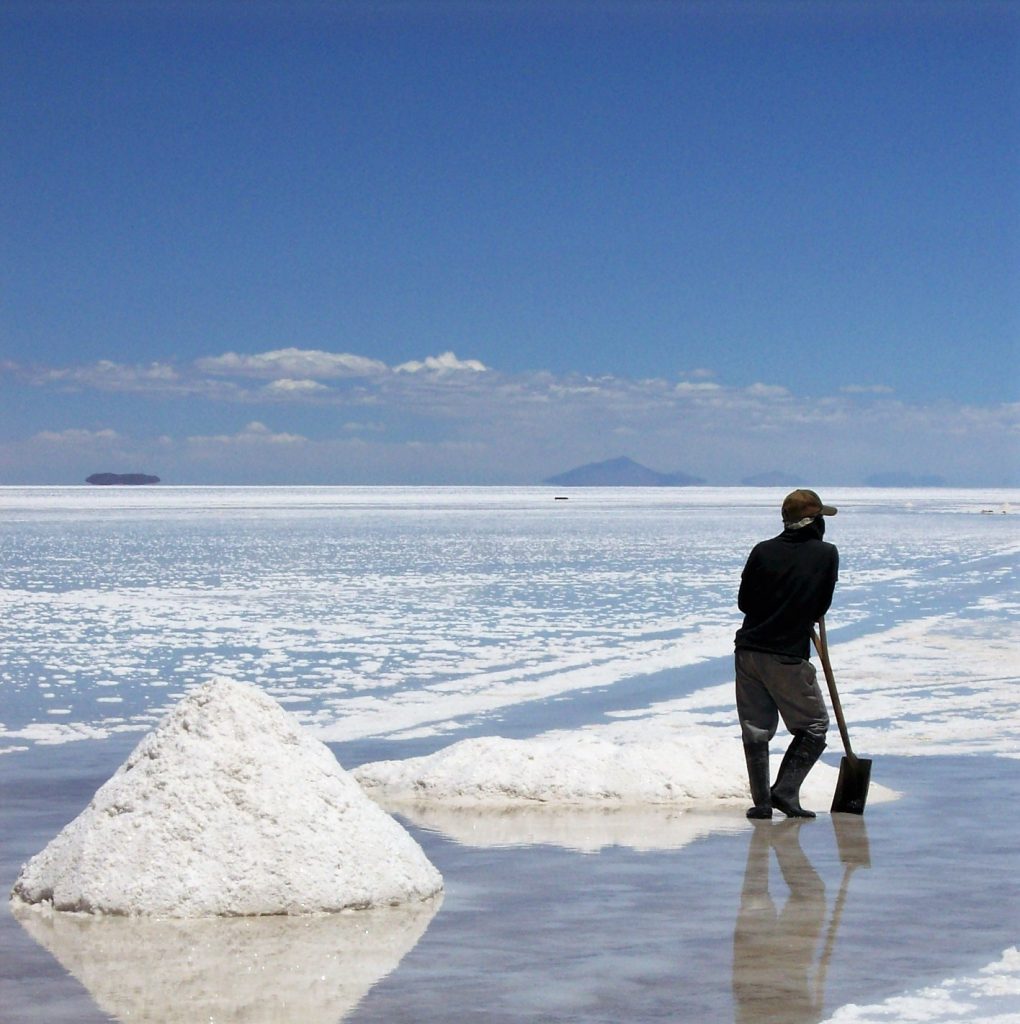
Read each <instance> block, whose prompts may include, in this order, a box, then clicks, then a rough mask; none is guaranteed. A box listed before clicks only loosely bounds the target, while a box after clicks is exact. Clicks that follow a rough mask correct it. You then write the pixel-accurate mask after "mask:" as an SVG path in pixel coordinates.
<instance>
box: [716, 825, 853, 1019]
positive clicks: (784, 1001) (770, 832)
mask: <svg viewBox="0 0 1020 1024" xmlns="http://www.w3.org/2000/svg"><path fill="white" fill-rule="evenodd" d="M832 823H833V828H834V829H835V833H836V843H837V846H838V848H839V855H840V860H841V861H842V862H843V866H844V870H843V880H842V883H841V884H840V889H839V894H838V895H837V897H836V901H835V903H834V905H833V911H832V917H831V919H830V921H829V925H828V928H827V929H826V934H825V940H824V942H823V943H822V948H821V951H820V954H819V959H818V963H817V965H816V964H815V951H816V949H817V948H818V946H819V940H820V938H821V936H822V930H823V927H824V926H825V918H826V900H825V883H824V882H823V881H822V878H821V876H820V875H819V874H818V872H817V871H815V869H814V867H813V866H812V864H811V862H810V861H809V860H808V858H807V856H806V855H805V853H804V851H803V850H802V849H801V847H800V829H801V828H802V827H803V826H804V824H805V822H804V821H803V820H802V819H796V818H788V819H786V820H784V821H782V822H779V823H776V824H773V823H772V822H768V821H764V822H760V823H757V824H756V825H755V827H754V828H753V830H752V834H751V841H750V844H749V846H748V850H747V867H746V869H745V871H744V887H743V890H742V892H741V894H740V913H739V915H738V916H737V925H736V928H735V930H734V933H733V997H734V1003H735V1006H736V1020H737V1024H768V1022H772V1024H817V1022H818V1021H820V1020H821V1019H822V1016H823V1008H824V1004H825V975H826V971H827V970H828V965H829V961H830V959H831V957H832V952H833V950H834V948H835V943H836V933H837V931H838V929H839V922H840V918H841V917H842V914H843V908H844V906H845V904H846V897H847V891H848V887H849V882H850V876H851V875H852V874H853V871H854V868H856V867H868V866H870V864H871V856H870V851H869V848H868V836H867V831H866V828H865V825H864V819H863V818H862V817H861V816H859V815H848V814H834V815H832ZM808 827H812V826H810V825H809V826H808ZM772 850H774V851H775V854H776V860H777V861H778V863H779V870H780V873H781V874H782V876H783V881H784V882H785V884H786V886H787V888H788V889H789V896H788V897H787V899H786V902H785V904H784V905H783V908H782V910H777V909H776V904H775V902H774V901H773V899H772V896H771V894H770V892H769V867H770V851H772Z"/></svg>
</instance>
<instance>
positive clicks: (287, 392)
mask: <svg viewBox="0 0 1020 1024" xmlns="http://www.w3.org/2000/svg"><path fill="white" fill-rule="evenodd" d="M263 391H264V392H265V393H266V394H268V395H277V396H280V397H285V398H299V397H301V396H302V395H317V394H319V395H321V394H323V393H324V392H326V393H328V392H329V388H328V387H326V385H325V384H320V383H319V382H318V381H317V380H291V379H290V378H289V377H283V378H281V379H280V380H274V381H271V382H270V383H269V384H267V385H266V386H265V388H263Z"/></svg>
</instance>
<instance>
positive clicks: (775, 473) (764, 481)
mask: <svg viewBox="0 0 1020 1024" xmlns="http://www.w3.org/2000/svg"><path fill="white" fill-rule="evenodd" d="M740 483H741V484H742V485H743V486H744V487H799V486H800V485H801V484H803V483H804V478H803V477H802V476H794V475H793V474H792V473H784V472H782V470H778V469H773V470H769V471H768V472H765V473H755V474H754V476H745V477H744V479H743V480H741V481H740Z"/></svg>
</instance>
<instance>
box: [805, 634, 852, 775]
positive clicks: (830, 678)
mask: <svg viewBox="0 0 1020 1024" xmlns="http://www.w3.org/2000/svg"><path fill="white" fill-rule="evenodd" d="M811 639H812V640H813V641H814V643H815V650H816V651H818V658H819V660H820V661H821V663H822V671H823V672H824V673H825V681H826V683H828V684H829V697H830V698H831V699H832V710H833V711H834V712H835V713H836V723H837V724H838V725H839V735H840V736H841V737H842V739H843V749H844V750H845V751H846V756H847V757H849V758H850V759H851V761H856V760H857V755H856V754H855V753H854V752H853V750H852V749H851V747H850V733H849V732H847V728H846V719H845V718H844V717H843V705H842V704H840V702H839V691H837V689H836V677H835V676H834V675H833V674H832V665H831V663H830V662H829V645H828V643H827V642H826V639H825V618H824V617H823V618H820V619H819V620H818V632H817V633H816V632H815V631H814V630H813V629H812V630H811Z"/></svg>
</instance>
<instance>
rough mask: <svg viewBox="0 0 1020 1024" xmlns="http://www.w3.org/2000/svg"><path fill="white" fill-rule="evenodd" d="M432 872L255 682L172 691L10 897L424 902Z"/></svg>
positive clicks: (115, 905)
mask: <svg viewBox="0 0 1020 1024" xmlns="http://www.w3.org/2000/svg"><path fill="white" fill-rule="evenodd" d="M442 884H443V883H442V878H441V877H440V875H439V872H438V871H436V869H435V868H434V867H433V866H432V865H431V864H430V863H429V861H428V860H427V859H426V857H425V854H424V853H423V851H422V850H421V848H420V847H419V846H418V844H417V843H416V842H415V841H414V840H413V839H412V838H411V836H410V835H409V834H408V833H407V832H406V831H405V830H404V829H403V828H402V827H401V826H400V825H398V824H397V822H395V821H394V820H393V819H392V818H390V817H389V815H387V814H386V813H385V812H384V811H382V810H381V809H380V808H379V807H378V806H377V805H376V804H374V803H373V802H372V801H371V800H370V799H368V797H366V796H365V794H364V793H363V792H362V791H361V789H360V788H359V787H358V785H357V783H356V782H355V781H354V780H353V779H352V777H351V776H350V775H349V774H348V773H347V772H345V771H344V770H343V769H342V768H341V767H340V765H339V764H338V763H337V761H336V758H335V757H334V756H333V754H332V753H331V751H330V750H329V748H328V747H326V746H325V745H324V744H322V743H320V742H319V741H318V740H315V739H312V738H311V737H309V736H306V735H304V734H303V733H302V732H301V731H300V730H299V728H298V727H297V725H296V724H295V723H294V722H293V721H292V719H291V718H290V716H289V715H288V714H287V713H286V712H285V711H284V710H283V708H281V707H280V705H279V704H277V703H276V702H275V701H274V700H273V699H272V698H270V697H268V696H267V695H266V694H264V693H262V692H261V691H260V690H259V689H257V688H256V687H253V686H249V685H247V684H241V683H236V682H233V681H231V680H227V679H218V680H215V681H213V682H212V683H209V684H207V685H205V686H203V687H201V688H200V689H198V690H196V691H194V692H193V693H192V694H190V695H189V696H188V697H186V698H185V699H183V700H182V701H181V702H180V703H179V704H178V705H176V707H175V708H174V709H173V710H172V711H171V712H170V714H169V715H168V716H167V717H166V718H165V719H164V720H163V722H162V723H161V724H160V725H159V726H158V728H156V729H155V730H154V731H153V732H151V733H149V734H148V735H147V736H146V737H145V738H144V739H143V740H142V741H141V743H139V744H138V746H137V747H136V748H135V750H134V752H133V753H132V754H131V755H130V757H128V759H127V760H126V761H125V762H124V764H123V765H121V767H120V768H119V769H117V771H116V772H115V773H114V775H113V776H112V777H111V778H110V779H109V781H108V782H106V783H105V784H104V785H103V786H102V787H101V788H100V789H99V790H98V791H97V792H96V794H95V796H94V797H93V799H92V801H91V803H90V804H89V805H88V807H86V808H85V810H84V811H82V813H81V814H79V815H78V817H77V818H75V819H74V821H72V822H71V823H70V824H69V825H67V826H66V827H65V828H64V829H63V831H62V832H60V834H59V835H58V836H57V837H56V838H55V839H53V841H52V842H50V843H49V845H48V846H47V847H46V848H45V849H44V850H43V851H42V852H41V853H39V854H37V855H36V856H35V857H33V858H32V859H31V860H30V861H29V862H28V863H27V864H26V865H25V866H24V867H23V868H22V871H21V874H20V876H19V877H18V880H17V882H16V883H15V886H14V889H13V892H12V899H14V900H15V901H23V902H25V903H31V904H35V903H45V904H49V905H52V907H53V908H54V909H56V910H63V911H83V912H91V913H106V914H131V915H154V916H161V917H211V916H217V915H232V916H243V915H261V914H311V913H323V912H330V911H338V910H343V909H346V908H365V907H372V906H383V905H395V904H400V903H405V902H411V901H416V900H424V899H427V898H429V897H431V896H433V895H434V894H436V893H438V892H439V891H440V890H441V889H442Z"/></svg>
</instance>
